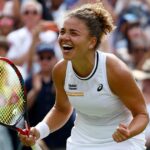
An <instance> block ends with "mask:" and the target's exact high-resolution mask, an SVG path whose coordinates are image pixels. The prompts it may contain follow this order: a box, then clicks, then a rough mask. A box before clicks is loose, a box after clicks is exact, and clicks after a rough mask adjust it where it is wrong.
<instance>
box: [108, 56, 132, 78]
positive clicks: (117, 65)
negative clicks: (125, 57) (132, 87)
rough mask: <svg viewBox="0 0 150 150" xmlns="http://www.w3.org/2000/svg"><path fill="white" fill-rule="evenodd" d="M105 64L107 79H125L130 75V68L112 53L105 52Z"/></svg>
mask: <svg viewBox="0 0 150 150" xmlns="http://www.w3.org/2000/svg"><path fill="white" fill-rule="evenodd" d="M106 66H107V73H108V74H107V75H108V78H109V79H111V78H112V79H116V77H117V78H120V79H125V78H128V76H132V73H131V70H130V68H129V67H128V66H127V65H126V64H125V63H124V62H123V61H122V60H120V59H119V58H118V57H117V56H115V55H114V54H107V60H106Z"/></svg>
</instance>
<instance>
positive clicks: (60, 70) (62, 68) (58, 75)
mask: <svg viewBox="0 0 150 150" xmlns="http://www.w3.org/2000/svg"><path fill="white" fill-rule="evenodd" d="M66 68H67V61H66V60H64V59H62V60H60V61H59V62H58V63H57V64H56V65H55V66H54V68H53V73H52V77H53V80H54V81H57V80H58V81H59V82H60V81H62V82H63V80H64V79H65V76H66Z"/></svg>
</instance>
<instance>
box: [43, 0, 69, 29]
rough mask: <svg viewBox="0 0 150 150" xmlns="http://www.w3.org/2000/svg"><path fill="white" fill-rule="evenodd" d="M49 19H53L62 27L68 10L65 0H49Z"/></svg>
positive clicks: (47, 4)
mask: <svg viewBox="0 0 150 150" xmlns="http://www.w3.org/2000/svg"><path fill="white" fill-rule="evenodd" d="M46 7H47V12H48V13H47V17H46V19H47V20H51V17H52V20H53V21H54V22H55V23H56V24H57V25H58V27H60V26H61V25H62V23H63V17H64V15H65V13H66V11H67V10H68V7H67V3H66V2H65V0H47V1H46Z"/></svg>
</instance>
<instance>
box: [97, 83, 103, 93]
mask: <svg viewBox="0 0 150 150" xmlns="http://www.w3.org/2000/svg"><path fill="white" fill-rule="evenodd" d="M102 89H103V84H99V86H98V88H97V91H98V92H100V91H101V90H102Z"/></svg>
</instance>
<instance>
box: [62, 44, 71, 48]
mask: <svg viewBox="0 0 150 150" xmlns="http://www.w3.org/2000/svg"><path fill="white" fill-rule="evenodd" d="M62 46H63V47H69V48H72V46H71V45H68V44H63V45H62Z"/></svg>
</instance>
